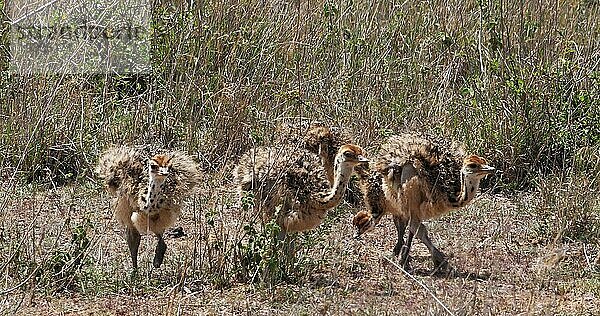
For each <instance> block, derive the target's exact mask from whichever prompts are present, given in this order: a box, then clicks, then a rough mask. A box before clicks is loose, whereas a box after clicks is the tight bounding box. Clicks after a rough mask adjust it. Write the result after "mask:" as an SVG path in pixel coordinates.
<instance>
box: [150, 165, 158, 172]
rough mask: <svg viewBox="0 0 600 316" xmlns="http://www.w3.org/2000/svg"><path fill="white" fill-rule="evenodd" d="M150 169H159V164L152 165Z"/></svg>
mask: <svg viewBox="0 0 600 316" xmlns="http://www.w3.org/2000/svg"><path fill="white" fill-rule="evenodd" d="M150 169H151V170H152V171H157V170H158V166H157V165H150Z"/></svg>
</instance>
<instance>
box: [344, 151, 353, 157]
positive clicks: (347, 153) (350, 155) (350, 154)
mask: <svg viewBox="0 0 600 316" xmlns="http://www.w3.org/2000/svg"><path fill="white" fill-rule="evenodd" d="M344 156H346V157H354V154H352V153H351V152H349V151H347V152H345V153H344Z"/></svg>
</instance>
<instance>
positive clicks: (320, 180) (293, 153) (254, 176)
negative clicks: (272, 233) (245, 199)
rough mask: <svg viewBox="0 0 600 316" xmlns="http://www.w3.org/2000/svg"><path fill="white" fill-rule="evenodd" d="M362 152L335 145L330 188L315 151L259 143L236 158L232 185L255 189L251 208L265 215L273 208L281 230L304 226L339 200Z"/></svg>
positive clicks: (270, 215) (270, 214) (318, 220)
mask: <svg viewBox="0 0 600 316" xmlns="http://www.w3.org/2000/svg"><path fill="white" fill-rule="evenodd" d="M362 155H363V151H362V149H361V148H360V147H358V146H354V145H344V146H342V147H340V149H339V151H338V154H337V155H336V159H335V160H336V162H337V166H336V170H337V173H336V179H335V180H334V184H333V186H332V185H331V184H330V183H329V181H328V179H327V177H326V175H325V171H324V169H323V167H322V166H321V162H320V159H319V157H318V156H316V155H315V154H313V153H311V152H309V151H307V150H305V149H296V150H289V149H287V148H284V149H277V148H273V147H258V148H256V149H252V150H250V151H249V152H248V153H246V154H244V155H243V156H242V157H241V158H240V161H239V163H238V166H237V167H236V169H235V170H234V183H235V184H236V185H237V187H238V189H239V191H240V196H244V194H245V193H244V192H253V193H254V197H255V204H256V205H255V207H256V209H257V210H258V211H259V212H261V213H262V214H263V215H264V217H265V218H266V219H270V218H273V217H274V216H275V213H276V212H277V210H278V212H279V213H278V214H277V223H278V224H279V225H280V226H281V227H282V230H283V231H285V232H297V231H303V230H308V229H312V228H314V227H316V226H317V225H319V224H320V223H321V222H322V221H323V219H324V218H325V215H326V212H327V211H328V210H329V209H331V208H334V207H335V206H337V205H338V204H339V202H340V200H341V198H342V197H343V195H344V192H345V189H346V185H347V183H348V180H349V177H350V174H351V173H352V168H353V167H354V166H355V165H356V164H358V163H359V160H360V161H362V160H364V157H362Z"/></svg>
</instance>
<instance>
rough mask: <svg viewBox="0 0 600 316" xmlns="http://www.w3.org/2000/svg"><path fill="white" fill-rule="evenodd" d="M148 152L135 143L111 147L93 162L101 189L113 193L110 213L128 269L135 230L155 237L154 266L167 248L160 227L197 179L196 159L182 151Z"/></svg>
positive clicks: (169, 219) (177, 209)
mask: <svg viewBox="0 0 600 316" xmlns="http://www.w3.org/2000/svg"><path fill="white" fill-rule="evenodd" d="M150 157H151V156H150V154H149V153H147V152H146V151H145V150H143V149H141V148H132V147H126V146H123V147H113V148H110V149H108V150H107V151H105V152H104V153H103V155H102V156H101V157H100V161H99V163H98V166H97V167H96V173H97V174H98V175H99V177H100V178H103V179H104V183H105V185H106V187H107V190H108V191H109V192H110V193H111V194H112V195H114V196H116V197H117V202H116V207H115V217H116V218H117V220H118V221H119V222H120V223H121V224H122V225H123V226H125V230H126V237H127V245H128V246H129V252H130V255H131V260H132V263H133V268H134V269H137V266H138V265H137V257H138V249H139V246H140V239H141V235H140V234H148V233H150V232H152V233H154V234H155V235H156V237H157V238H158V244H157V246H156V251H155V255H154V260H153V265H154V267H156V268H158V267H160V265H161V264H162V262H163V259H164V255H165V252H166V250H167V245H166V243H165V241H164V239H163V233H164V231H165V229H167V228H169V227H171V226H172V225H173V224H174V223H175V221H176V220H177V218H178V217H179V215H180V214H181V206H182V203H183V200H184V199H185V198H186V197H187V196H188V195H190V194H191V192H192V190H193V188H194V187H195V186H196V185H197V184H198V183H199V182H200V173H199V171H198V165H197V164H196V163H195V162H194V161H193V160H192V158H191V157H189V156H188V155H186V154H184V153H181V152H178V151H173V152H168V153H164V154H158V155H155V156H152V157H151V158H150Z"/></svg>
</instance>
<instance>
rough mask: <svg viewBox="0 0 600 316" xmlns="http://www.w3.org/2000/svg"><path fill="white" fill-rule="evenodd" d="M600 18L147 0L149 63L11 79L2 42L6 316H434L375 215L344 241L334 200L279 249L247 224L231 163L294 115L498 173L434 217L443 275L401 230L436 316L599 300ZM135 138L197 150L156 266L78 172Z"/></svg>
mask: <svg viewBox="0 0 600 316" xmlns="http://www.w3.org/2000/svg"><path fill="white" fill-rule="evenodd" d="M5 11H6V8H5V1H3V0H0V12H1V14H0V15H1V18H2V21H6V20H7V16H6V15H5V14H4V12H5ZM599 21H600V4H599V3H598V1H595V0H585V1H574V0H570V1H565V2H539V1H537V2H536V1H530V0H525V1H520V2H514V3H507V2H505V1H478V2H477V1H467V2H465V1H449V2H448V1H430V2H419V1H413V2H410V1H409V2H396V1H383V2H378V3H376V4H373V3H372V2H369V1H350V2H342V1H328V0H327V1H317V2H312V1H295V2H285V3H283V2H281V3H280V2H273V1H259V0H250V1H246V2H244V3H243V4H241V3H239V2H238V1H227V0H226V1H193V2H181V1H176V2H172V1H162V2H157V3H156V4H155V7H154V10H153V21H152V24H153V27H154V37H153V38H152V41H153V49H152V56H151V57H152V65H153V72H152V73H151V74H148V75H140V74H132V75H61V74H44V75H31V76H16V75H13V74H10V73H8V72H7V71H6V69H7V64H8V60H9V58H8V50H7V49H6V48H7V47H8V46H6V45H0V70H1V71H0V96H1V97H0V152H2V155H1V156H0V177H1V181H2V189H1V190H2V191H0V192H1V194H0V208H1V209H2V212H1V213H0V262H1V263H0V272H1V273H2V279H1V280H0V284H1V285H0V293H2V294H3V295H2V296H1V297H0V299H2V304H0V312H1V313H3V314H12V313H17V314H56V315H62V314H90V315H92V314H107V315H113V314H114V315H123V314H149V313H154V314H156V313H158V314H242V313H252V314H310V315H312V314H394V313H402V314H415V315H423V314H444V313H445V312H444V309H443V308H442V307H441V306H440V305H439V304H438V303H436V302H435V300H434V299H433V298H432V296H431V295H430V294H429V292H427V291H426V290H424V289H423V288H422V287H421V286H420V285H418V284H417V283H416V282H414V281H413V280H411V279H410V278H408V277H406V276H405V275H404V274H402V272H401V271H399V270H398V269H397V268H396V267H395V266H394V265H393V264H391V263H390V262H389V261H388V260H387V259H385V258H386V257H387V256H389V255H390V254H391V249H392V248H393V244H394V242H395V240H394V239H395V237H392V236H395V229H394V228H393V225H392V224H391V221H389V220H385V221H384V222H383V224H382V225H381V226H382V227H379V228H378V229H377V230H376V231H374V232H372V233H370V234H368V235H367V236H365V237H364V238H363V239H362V240H354V239H351V238H350V236H351V235H352V227H351V220H350V219H351V218H352V215H353V214H354V213H355V212H356V211H357V210H356V209H352V208H351V207H350V206H348V205H342V206H340V207H339V208H337V209H336V210H335V211H334V212H332V213H331V214H330V216H329V217H328V219H327V221H326V222H325V223H324V224H323V225H321V226H320V227H319V228H318V229H316V230H315V231H312V232H309V233H306V234H300V235H298V236H297V240H296V243H297V245H298V246H299V249H298V253H297V254H296V256H295V257H293V258H290V257H289V256H286V255H285V254H284V253H282V250H281V249H282V248H281V247H279V246H280V245H278V244H277V243H276V242H275V241H273V240H272V239H271V238H270V235H271V234H272V233H273V227H271V228H268V229H265V230H263V229H261V228H260V227H259V226H258V225H256V226H253V227H255V230H252V229H250V228H249V227H246V226H247V225H248V223H250V222H252V215H251V214H247V213H245V212H243V211H242V210H241V209H240V208H239V207H237V206H236V201H235V199H234V197H233V195H232V194H231V188H230V187H229V186H230V172H231V168H232V166H233V164H234V163H235V161H236V159H237V158H238V157H239V155H240V154H241V153H243V152H244V151H245V150H247V149H248V148H250V147H251V146H255V145H261V144H272V143H273V141H274V140H275V139H277V135H276V133H275V132H274V131H275V130H276V126H277V125H278V124H279V123H282V122H287V121H294V120H297V119H296V118H298V117H305V118H306V119H308V120H321V121H324V122H326V123H327V124H330V125H334V126H338V127H343V128H344V129H345V130H346V131H348V133H350V134H351V135H353V136H354V137H355V140H356V142H357V143H358V144H360V145H362V146H363V147H366V148H368V149H370V150H373V149H375V148H376V147H377V144H378V143H380V142H381V141H382V139H383V138H384V137H385V136H386V135H389V134H391V133H394V132H397V131H401V130H403V129H419V130H425V131H430V132H436V133H438V134H441V135H442V136H446V137H449V138H452V139H454V140H457V141H462V142H464V143H465V144H466V147H467V149H468V150H469V151H471V152H475V153H478V154H480V155H482V156H484V157H486V158H488V160H490V162H491V164H492V165H494V166H495V167H497V168H498V169H499V170H501V171H502V172H501V173H499V174H498V175H497V176H496V177H494V178H492V179H489V180H488V181H486V182H485V183H484V184H483V186H484V188H485V190H486V193H485V194H484V195H483V197H482V198H480V199H479V200H477V201H476V203H474V204H473V205H472V206H469V207H467V208H465V209H464V210H461V211H460V212H457V213H453V214H450V215H448V216H444V217H442V218H441V219H438V220H435V221H432V222H431V223H429V227H430V231H431V234H432V238H433V239H434V242H435V243H436V244H437V245H439V246H440V248H441V249H443V250H444V251H445V252H446V253H447V254H449V255H451V259H450V263H451V266H452V267H453V268H454V269H455V271H453V272H452V273H450V274H444V275H438V274H433V275H432V273H431V272H432V271H431V263H430V259H429V256H428V253H427V251H426V249H425V247H424V246H423V245H421V244H418V243H417V244H416V245H415V250H414V252H413V253H414V254H415V258H414V262H413V266H414V268H415V269H414V271H413V275H414V277H415V278H416V279H417V280H418V281H419V282H421V283H423V284H424V285H425V286H426V287H427V288H429V289H430V290H431V291H432V292H433V293H434V294H435V296H436V297H437V298H438V299H439V300H440V301H441V302H443V304H445V306H447V308H448V309H449V310H450V311H452V313H454V314H456V315H481V314H492V315H496V314H506V315H514V314H520V313H527V314H598V313H600V311H599V310H598V307H597V306H598V305H599V304H598V303H599V302H598V300H599V297H600V274H599V272H598V270H597V269H598V268H597V267H595V266H594V265H593V263H594V259H595V258H596V255H597V254H598V252H599V249H598V246H597V244H598V242H599V240H600V238H599V237H600V230H599V227H600V223H599V215H598V214H599V213H600V202H599V199H598V196H599V195H598V191H599V190H600V182H599V180H598V179H600V106H599V104H598V100H600V88H599V87H600V70H599V68H598V67H599V63H598V60H600V42H598V38H599V37H598V34H600V23H599ZM7 25H8V24H6V23H3V25H2V26H0V30H1V31H2V34H1V35H0V42H2V43H8V41H9V37H8V35H7V32H5V30H6V26H7ZM148 142H154V143H156V144H158V145H161V146H164V147H174V148H180V149H183V150H186V151H188V152H190V153H192V154H193V155H194V156H195V157H196V158H197V159H198V161H199V162H200V163H201V165H202V167H203V168H204V169H205V171H206V182H205V184H204V185H203V187H202V188H201V189H200V192H199V193H198V194H197V195H196V196H194V197H193V198H192V199H190V201H188V204H187V205H186V207H185V209H184V215H183V218H182V219H181V220H180V222H179V225H181V226H182V227H184V229H185V231H186V232H187V236H186V237H184V238H179V239H170V240H167V244H168V246H169V249H168V251H167V256H166V261H165V264H164V266H163V267H162V268H161V269H158V270H156V269H151V268H150V267H151V265H150V258H151V256H152V249H153V247H154V244H155V241H154V240H152V239H151V238H144V239H143V240H142V254H141V258H140V261H141V262H142V267H141V270H140V272H139V273H138V274H132V273H131V271H130V263H129V257H128V255H127V251H126V243H125V240H124V237H123V231H122V228H121V227H119V226H118V224H117V223H116V221H115V220H114V219H113V218H112V211H111V202H110V201H111V199H110V198H109V197H108V196H107V194H106V193H104V191H103V190H102V188H101V187H100V184H99V183H98V182H97V180H96V179H95V177H94V175H93V174H92V172H91V170H93V166H94V164H95V162H96V160H97V156H98V153H99V152H100V151H101V150H102V149H104V148H106V147H107V146H108V145H109V144H113V143H116V144H120V143H148ZM373 152H374V151H373ZM392 260H394V259H392Z"/></svg>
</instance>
